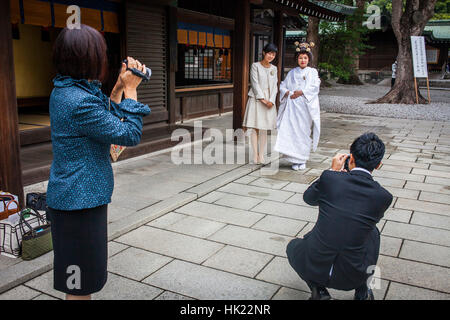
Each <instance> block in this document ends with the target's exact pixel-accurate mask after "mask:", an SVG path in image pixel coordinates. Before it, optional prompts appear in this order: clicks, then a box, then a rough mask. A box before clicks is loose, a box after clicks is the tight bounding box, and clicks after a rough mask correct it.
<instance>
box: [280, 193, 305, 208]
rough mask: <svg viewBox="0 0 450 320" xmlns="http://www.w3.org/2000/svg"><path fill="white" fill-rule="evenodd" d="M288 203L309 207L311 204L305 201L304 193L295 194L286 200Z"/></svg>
mask: <svg viewBox="0 0 450 320" xmlns="http://www.w3.org/2000/svg"><path fill="white" fill-rule="evenodd" d="M286 203H290V204H295V205H297V206H304V207H309V204H307V203H306V202H305V201H303V194H301V193H297V194H294V195H293V196H292V197H290V198H289V199H287V200H286Z"/></svg>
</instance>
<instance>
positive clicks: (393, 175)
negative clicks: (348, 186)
mask: <svg viewBox="0 0 450 320" xmlns="http://www.w3.org/2000/svg"><path fill="white" fill-rule="evenodd" d="M373 175H374V176H375V177H381V178H390V179H398V180H407V181H416V182H424V179H425V176H424V175H416V174H408V173H401V172H392V171H383V170H375V171H374V173H373Z"/></svg>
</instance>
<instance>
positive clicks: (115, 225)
mask: <svg viewBox="0 0 450 320" xmlns="http://www.w3.org/2000/svg"><path fill="white" fill-rule="evenodd" d="M195 199H197V195H196V194H193V193H187V192H182V193H179V194H176V195H174V196H172V197H170V198H168V199H165V200H162V201H160V202H158V203H155V204H154V205H152V206H150V207H148V208H145V209H143V210H139V211H136V212H134V213H133V214H131V215H128V216H127V217H125V218H124V219H120V220H117V221H114V222H112V223H110V224H108V240H114V239H115V238H117V237H119V236H121V235H123V234H125V233H126V232H129V231H130V230H133V229H136V228H138V227H140V226H142V225H144V224H146V223H148V222H150V221H152V220H154V219H157V218H159V217H161V216H162V215H164V214H166V213H168V212H170V211H173V210H174V209H176V208H178V207H181V206H183V205H184V204H186V203H189V202H191V201H193V200H195Z"/></svg>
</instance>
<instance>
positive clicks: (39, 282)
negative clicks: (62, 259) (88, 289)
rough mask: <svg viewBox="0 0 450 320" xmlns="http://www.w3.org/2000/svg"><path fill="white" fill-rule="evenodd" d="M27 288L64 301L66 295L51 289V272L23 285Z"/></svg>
mask: <svg viewBox="0 0 450 320" xmlns="http://www.w3.org/2000/svg"><path fill="white" fill-rule="evenodd" d="M25 285H26V286H27V287H30V288H32V289H35V290H39V291H40V292H43V293H45V294H47V295H49V296H51V297H55V298H58V299H62V300H64V299H65V298H66V294H65V293H63V292H61V291H57V290H55V289H54V288H53V270H51V271H48V272H46V273H44V274H42V275H40V276H38V277H36V278H34V279H32V280H30V281H28V282H26V283H25Z"/></svg>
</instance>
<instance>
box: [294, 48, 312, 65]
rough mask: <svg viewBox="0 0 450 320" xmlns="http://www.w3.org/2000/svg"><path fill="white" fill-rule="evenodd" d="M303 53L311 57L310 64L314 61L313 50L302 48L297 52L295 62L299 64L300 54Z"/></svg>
mask: <svg viewBox="0 0 450 320" xmlns="http://www.w3.org/2000/svg"><path fill="white" fill-rule="evenodd" d="M301 54H306V55H307V56H308V58H309V61H308V65H310V64H311V63H312V59H313V55H312V53H311V51H306V50H300V51H298V52H296V53H295V63H296V64H298V56H299V55H301Z"/></svg>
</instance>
